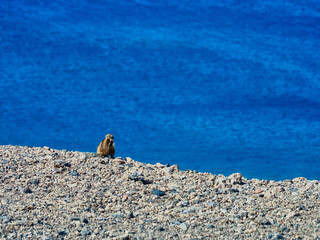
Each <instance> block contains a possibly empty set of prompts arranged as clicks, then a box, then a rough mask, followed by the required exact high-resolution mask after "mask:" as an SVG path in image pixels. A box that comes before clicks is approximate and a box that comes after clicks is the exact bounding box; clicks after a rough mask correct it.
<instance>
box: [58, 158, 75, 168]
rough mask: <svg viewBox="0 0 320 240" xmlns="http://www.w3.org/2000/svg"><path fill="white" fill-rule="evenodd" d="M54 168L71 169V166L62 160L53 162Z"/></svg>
mask: <svg viewBox="0 0 320 240" xmlns="http://www.w3.org/2000/svg"><path fill="white" fill-rule="evenodd" d="M54 167H56V168H62V167H71V164H70V163H68V162H66V161H62V160H55V161H54Z"/></svg>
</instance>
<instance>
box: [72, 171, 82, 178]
mask: <svg viewBox="0 0 320 240" xmlns="http://www.w3.org/2000/svg"><path fill="white" fill-rule="evenodd" d="M70 175H71V176H75V177H78V176H79V175H80V174H79V173H78V172H77V171H75V170H73V171H71V172H70Z"/></svg>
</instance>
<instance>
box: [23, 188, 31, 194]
mask: <svg viewBox="0 0 320 240" xmlns="http://www.w3.org/2000/svg"><path fill="white" fill-rule="evenodd" d="M23 192H24V193H33V192H32V190H31V189H30V188H29V187H26V188H25V189H23Z"/></svg>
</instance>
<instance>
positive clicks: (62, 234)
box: [58, 231, 67, 236]
mask: <svg viewBox="0 0 320 240" xmlns="http://www.w3.org/2000/svg"><path fill="white" fill-rule="evenodd" d="M58 234H59V236H65V235H67V233H66V232H65V231H58Z"/></svg>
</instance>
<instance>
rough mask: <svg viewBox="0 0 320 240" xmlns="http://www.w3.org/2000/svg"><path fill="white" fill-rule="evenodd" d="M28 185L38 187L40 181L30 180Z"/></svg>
mask: <svg viewBox="0 0 320 240" xmlns="http://www.w3.org/2000/svg"><path fill="white" fill-rule="evenodd" d="M29 183H30V184H34V185H39V183H40V181H39V179H32V180H31V181H30V182H29Z"/></svg>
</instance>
